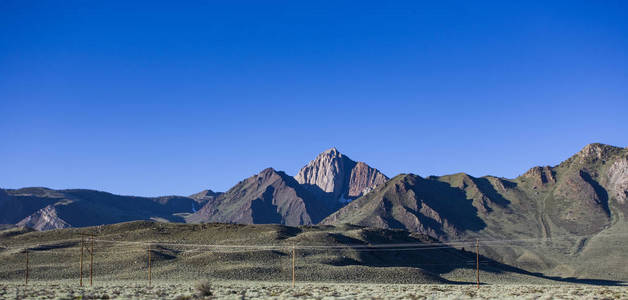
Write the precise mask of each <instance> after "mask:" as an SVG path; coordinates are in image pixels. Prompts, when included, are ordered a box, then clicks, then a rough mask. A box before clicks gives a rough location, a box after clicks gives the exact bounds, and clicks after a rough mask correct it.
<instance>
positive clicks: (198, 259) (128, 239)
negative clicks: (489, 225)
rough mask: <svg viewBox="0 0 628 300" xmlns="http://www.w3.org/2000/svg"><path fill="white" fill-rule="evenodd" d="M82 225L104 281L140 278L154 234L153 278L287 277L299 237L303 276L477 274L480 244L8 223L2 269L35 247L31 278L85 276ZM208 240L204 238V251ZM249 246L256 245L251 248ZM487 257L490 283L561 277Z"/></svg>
mask: <svg viewBox="0 0 628 300" xmlns="http://www.w3.org/2000/svg"><path fill="white" fill-rule="evenodd" d="M81 233H82V234H88V233H96V234H97V235H98V239H97V240H96V245H95V249H97V254H98V255H97V256H95V257H94V264H95V267H94V270H95V273H94V275H95V281H98V282H103V281H104V280H115V281H120V280H131V281H133V282H134V283H133V284H135V283H136V282H137V281H138V278H142V277H141V276H142V274H139V273H138V269H139V270H141V271H143V270H142V267H141V265H142V263H143V262H145V261H146V247H147V244H148V243H150V245H151V261H152V276H153V280H173V281H182V280H186V281H190V280H191V281H195V280H198V278H207V279H211V280H240V281H241V280H263V281H286V280H290V279H291V278H292V277H291V274H290V272H291V271H292V269H291V268H290V267H289V266H290V260H291V258H292V256H291V255H292V251H293V247H294V246H296V250H295V251H296V264H297V265H296V280H297V282H330V283H334V282H336V283H337V282H350V283H355V282H372V283H378V284H382V283H397V284H399V283H406V284H411V283H412V284H416V283H454V282H458V283H468V282H469V281H472V280H473V279H474V278H475V274H474V272H475V266H474V265H473V264H469V261H473V260H474V259H475V253H472V252H469V251H463V250H461V249H455V248H453V247H448V246H446V245H442V244H440V243H438V242H437V241H435V240H434V239H432V238H429V237H426V236H423V235H420V234H416V233H411V232H407V231H402V230H384V229H373V228H362V227H356V226H300V227H286V226H281V225H240V224H237V225H236V224H171V223H153V222H146V221H137V222H127V223H120V224H113V225H106V226H98V227H88V228H80V229H74V228H67V229H62V230H56V231H54V232H50V231H48V232H37V231H35V232H34V231H30V230H25V229H10V230H6V231H0V241H1V242H0V260H1V261H2V264H0V278H2V279H3V280H11V281H17V280H20V279H22V278H23V273H22V272H21V271H17V270H22V268H23V266H24V255H23V251H24V250H29V252H30V253H31V256H30V267H31V276H32V277H31V278H32V279H34V280H60V279H61V280H63V279H75V278H77V276H78V275H77V271H76V269H74V268H68V265H74V264H76V263H77V262H78V261H79V260H80V253H81V251H80V242H79V236H78V234H81ZM103 241H107V242H103ZM200 245H204V246H203V247H202V248H200V249H202V250H201V251H199V250H200V249H199V246H200ZM402 245H406V246H402ZM247 246H249V247H253V248H244V249H243V247H247ZM51 258H52V259H51ZM480 258H481V261H482V262H483V263H482V264H481V265H480V268H481V270H482V281H483V282H485V283H487V282H488V283H493V282H495V283H497V282H499V283H504V282H518V283H521V282H527V283H546V284H549V283H552V281H550V280H547V279H546V278H543V277H541V276H535V275H534V274H529V273H527V272H525V271H522V270H518V269H515V268H512V267H509V266H506V265H503V264H499V263H497V262H494V261H491V260H490V259H487V258H485V257H480ZM144 268H145V267H144ZM144 272H145V271H144ZM395 289H396V288H395ZM238 296H239V295H238Z"/></svg>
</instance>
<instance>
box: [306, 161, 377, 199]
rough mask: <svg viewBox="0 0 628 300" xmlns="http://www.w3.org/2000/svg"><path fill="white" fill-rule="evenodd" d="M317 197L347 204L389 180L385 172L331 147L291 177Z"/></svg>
mask: <svg viewBox="0 0 628 300" xmlns="http://www.w3.org/2000/svg"><path fill="white" fill-rule="evenodd" d="M294 178H295V179H296V180H297V182H299V183H300V184H302V185H304V186H306V187H307V188H308V189H309V190H310V191H312V192H313V193H315V194H316V195H317V196H318V197H320V198H324V199H325V201H331V202H332V203H334V202H335V203H340V204H343V203H346V202H349V201H351V200H353V199H355V198H357V197H360V196H362V195H364V194H366V193H368V192H369V191H370V190H372V189H373V188H375V187H377V186H378V185H381V184H383V183H384V182H386V181H387V180H388V177H386V175H384V174H382V173H381V172H380V171H378V170H377V169H374V168H371V167H370V166H369V165H367V164H365V163H363V162H355V161H353V160H351V159H350V158H349V157H348V156H346V155H344V154H342V153H340V152H339V151H338V150H337V149H336V148H331V149H328V150H326V151H324V152H323V153H321V154H319V155H318V156H317V157H316V158H315V159H314V160H312V161H310V162H309V163H308V164H307V165H306V166H304V167H303V168H301V170H299V173H298V174H297V175H296V176H295V177H294Z"/></svg>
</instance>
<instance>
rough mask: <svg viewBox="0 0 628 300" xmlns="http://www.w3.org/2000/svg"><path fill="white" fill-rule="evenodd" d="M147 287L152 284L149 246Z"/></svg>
mask: <svg viewBox="0 0 628 300" xmlns="http://www.w3.org/2000/svg"><path fill="white" fill-rule="evenodd" d="M147 252H148V286H151V284H152V272H151V268H150V267H151V266H150V244H148V251H147Z"/></svg>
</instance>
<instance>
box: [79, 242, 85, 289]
mask: <svg viewBox="0 0 628 300" xmlns="http://www.w3.org/2000/svg"><path fill="white" fill-rule="evenodd" d="M83 240H84V238H83V237H81V281H80V285H81V286H83V246H84V244H85V243H84V241H83Z"/></svg>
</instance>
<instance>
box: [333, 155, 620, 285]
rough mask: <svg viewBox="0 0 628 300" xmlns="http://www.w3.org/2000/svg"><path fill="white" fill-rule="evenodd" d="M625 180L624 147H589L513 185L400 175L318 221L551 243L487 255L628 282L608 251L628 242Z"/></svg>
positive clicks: (499, 249)
mask: <svg viewBox="0 0 628 300" xmlns="http://www.w3.org/2000/svg"><path fill="white" fill-rule="evenodd" d="M627 175H628V149H622V148H618V147H613V146H608V145H603V144H591V145H587V146H586V147H584V148H583V149H582V150H581V151H580V152H578V153H577V154H575V155H574V156H572V157H571V158H569V159H567V160H566V161H564V162H562V163H561V164H559V165H557V166H554V167H549V166H546V167H534V168H532V169H530V170H529V171H528V172H526V173H525V174H523V175H521V176H519V177H517V178H515V179H504V178H497V177H492V176H485V177H481V178H475V177H472V176H469V175H467V174H463V173H460V174H454V175H448V176H440V177H436V176H431V177H428V178H425V179H424V178H421V177H419V176H416V175H412V174H403V175H399V176H397V177H395V178H393V179H391V180H390V181H389V182H387V183H386V184H385V185H383V186H380V187H378V188H376V189H375V190H374V191H372V192H371V193H369V194H367V195H366V196H364V197H361V198H358V199H356V200H354V201H353V202H352V203H350V204H349V205H347V206H345V207H344V208H342V209H340V210H338V211H337V212H335V213H334V214H332V215H330V216H329V217H327V218H326V219H325V220H323V221H322V222H321V223H322V224H342V223H351V224H359V225H367V226H374V227H382V228H402V229H407V230H411V231H417V232H421V233H425V234H428V235H430V236H433V237H436V238H439V239H441V240H458V239H474V238H481V239H491V240H493V239H497V240H513V239H514V240H526V239H528V240H540V239H543V240H546V241H548V242H546V243H538V242H537V243H535V244H533V245H511V246H509V247H496V248H490V247H487V248H486V249H485V251H488V252H490V254H491V257H492V258H494V259H497V260H499V261H502V262H504V263H508V264H513V265H515V266H519V267H523V268H525V269H527V270H533V271H541V272H544V273H548V274H558V275H569V276H585V275H586V276H595V277H599V278H606V277H608V274H607V273H609V272H611V273H612V272H615V273H616V274H621V276H624V277H625V278H628V269H625V267H623V264H618V263H617V262H618V261H622V260H625V259H628V254H625V253H623V249H620V248H618V247H614V248H613V247H609V245H619V244H623V241H624V240H625V238H626V237H628V222H627V221H626V218H625V216H626V214H627V213H628V204H627V203H626V195H627V193H628V188H627V187H628V185H627V182H628V176H627ZM601 251H605V254H602V252H601ZM622 253H623V254H622ZM609 257H612V258H614V259H616V260H613V259H608V258H609ZM574 259H578V261H585V263H579V264H573V263H572V261H573V260H574Z"/></svg>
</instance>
